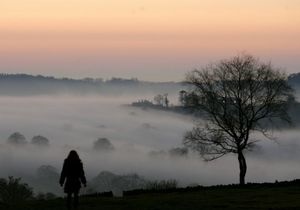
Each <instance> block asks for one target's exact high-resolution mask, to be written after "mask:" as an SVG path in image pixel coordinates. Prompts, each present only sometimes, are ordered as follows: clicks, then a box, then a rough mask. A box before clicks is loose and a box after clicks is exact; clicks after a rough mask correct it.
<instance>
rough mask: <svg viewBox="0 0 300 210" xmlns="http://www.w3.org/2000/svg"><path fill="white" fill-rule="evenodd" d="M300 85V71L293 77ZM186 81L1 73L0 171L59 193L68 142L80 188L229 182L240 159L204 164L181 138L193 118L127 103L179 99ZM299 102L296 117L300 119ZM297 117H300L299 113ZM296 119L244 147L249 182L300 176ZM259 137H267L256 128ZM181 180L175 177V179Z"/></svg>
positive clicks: (120, 188)
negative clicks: (81, 171)
mask: <svg viewBox="0 0 300 210" xmlns="http://www.w3.org/2000/svg"><path fill="white" fill-rule="evenodd" d="M289 83H290V84H291V85H292V86H293V88H294V89H295V95H296V99H297V94H298V92H299V88H300V74H293V75H290V77H289ZM185 88H187V87H186V86H185V85H183V84H182V83H176V82H167V83H155V82H144V81H139V80H137V79H129V80H127V79H116V78H115V79H111V80H108V81H103V80H101V79H100V80H99V79H90V78H88V79H82V80H74V79H67V78H64V79H56V78H53V77H44V76H31V75H6V74H2V75H1V76H0V95H1V96H0V107H1V110H0V115H1V122H0V167H1V171H0V177H8V176H15V177H22V180H23V181H24V182H26V183H28V184H29V185H30V186H32V187H33V189H34V191H35V193H37V194H38V193H40V192H42V193H47V192H50V193H53V194H56V195H61V194H62V190H61V188H60V187H59V185H58V176H59V173H60V170H61V167H62V163H63V160H64V158H65V157H66V155H67V153H68V152H69V151H70V150H71V149H76V150H77V151H78V152H79V155H80V157H81V159H82V161H83V163H84V168H85V171H86V175H87V179H88V188H87V189H85V190H86V191H84V192H83V193H93V192H96V191H97V192H104V191H108V190H113V191H114V192H115V193H117V194H118V193H120V192H121V191H124V190H131V189H138V188H147V187H149V185H151V183H152V184H153V183H155V182H159V181H162V180H170V183H171V184H176V186H177V185H178V186H190V185H192V186H194V185H213V184H216V183H218V184H229V183H233V182H235V181H236V176H235V174H236V173H235V172H236V170H237V168H238V164H236V165H235V164H233V163H234V162H235V161H236V160H235V158H234V157H233V156H232V155H228V156H226V157H225V158H223V159H220V160H217V161H215V162H213V163H209V164H208V163H206V162H204V161H202V160H201V159H200V157H199V156H198V154H196V153H194V152H192V151H189V150H188V149H186V148H185V147H184V146H183V145H182V139H183V136H184V134H185V132H186V131H188V130H190V129H191V128H192V127H193V123H194V118H193V117H192V116H190V115H182V114H181V113H177V112H168V111H166V110H156V109H140V108H136V107H133V106H128V105H129V104H131V103H132V102H134V101H138V100H140V99H149V100H152V99H153V97H154V96H155V95H156V94H165V93H168V97H169V100H170V102H169V104H170V106H171V107H172V106H178V104H179V102H178V94H179V92H180V90H182V89H185ZM298 107H299V106H298V102H297V101H296V102H295V105H294V107H293V108H292V114H291V117H292V118H293V120H295V122H296V123H297V121H298V122H299V119H300V112H299V111H298V110H299V108H298ZM298 116H299V117H298ZM298 132H299V130H298V129H297V126H294V127H292V128H288V127H281V129H279V130H275V131H274V133H275V136H276V137H277V139H276V142H273V141H260V142H258V144H257V146H256V147H257V148H256V149H255V150H254V151H253V152H250V153H249V154H248V153H247V154H246V155H247V157H248V159H249V161H248V162H249V174H248V175H247V179H248V180H249V181H250V182H265V181H271V182H274V181H275V180H291V179H295V178H299V176H300V169H299V167H298V160H299V158H300V155H299V149H300V143H299V139H298V136H299V134H298ZM256 138H257V139H258V140H260V139H263V138H264V137H263V136H261V135H257V137H256ZM172 180H176V181H174V182H173V181H172Z"/></svg>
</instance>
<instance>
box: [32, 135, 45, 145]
mask: <svg viewBox="0 0 300 210" xmlns="http://www.w3.org/2000/svg"><path fill="white" fill-rule="evenodd" d="M31 144H34V145H37V146H49V140H48V139H47V138H46V137H44V136H40V135H38V136H34V137H32V139H31Z"/></svg>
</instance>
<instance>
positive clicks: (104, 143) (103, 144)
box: [94, 138, 115, 151]
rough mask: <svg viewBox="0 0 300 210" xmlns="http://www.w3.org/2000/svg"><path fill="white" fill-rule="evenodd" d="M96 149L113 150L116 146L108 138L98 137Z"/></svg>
mask: <svg viewBox="0 0 300 210" xmlns="http://www.w3.org/2000/svg"><path fill="white" fill-rule="evenodd" d="M94 149H95V150H100V151H112V150H114V149H115V148H114V146H113V145H112V143H111V142H110V141H109V140H108V139H107V138H98V139H97V140H96V141H95V142H94Z"/></svg>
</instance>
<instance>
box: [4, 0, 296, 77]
mask: <svg viewBox="0 0 300 210" xmlns="http://www.w3.org/2000/svg"><path fill="white" fill-rule="evenodd" d="M299 37H300V1H298V0H244V1H241V0H185V1H182V0H172V1H171V0H151V1H150V0H126V1H124V0H64V1H61V0H26V1H25V0H1V1H0V72H2V73H29V74H43V75H51V76H56V77H65V76H66V77H72V78H83V77H95V78H104V79H107V78H111V77H125V78H131V77H137V78H139V79H142V80H151V81H171V80H172V81H181V80H183V79H184V75H185V73H186V72H188V71H191V70H193V69H195V68H201V66H204V65H206V64H208V63H211V62H214V61H218V60H220V59H223V58H228V57H232V56H234V55H236V54H238V53H241V52H246V53H249V54H252V55H254V56H255V57H259V58H260V59H261V60H263V61H271V62H272V63H273V65H274V66H277V67H280V68H282V69H284V70H285V71H287V72H288V73H291V72H300V69H299V66H300V59H299V57H300V41H299Z"/></svg>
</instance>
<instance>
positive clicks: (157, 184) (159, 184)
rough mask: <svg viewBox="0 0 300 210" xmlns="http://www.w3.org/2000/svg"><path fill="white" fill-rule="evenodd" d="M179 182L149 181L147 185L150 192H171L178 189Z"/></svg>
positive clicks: (173, 180)
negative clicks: (170, 190)
mask: <svg viewBox="0 0 300 210" xmlns="http://www.w3.org/2000/svg"><path fill="white" fill-rule="evenodd" d="M177 186H178V182H177V181H176V180H175V179H169V180H161V181H149V182H148V183H147V185H146V189H148V190H169V189H176V188H177Z"/></svg>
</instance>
